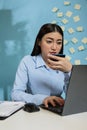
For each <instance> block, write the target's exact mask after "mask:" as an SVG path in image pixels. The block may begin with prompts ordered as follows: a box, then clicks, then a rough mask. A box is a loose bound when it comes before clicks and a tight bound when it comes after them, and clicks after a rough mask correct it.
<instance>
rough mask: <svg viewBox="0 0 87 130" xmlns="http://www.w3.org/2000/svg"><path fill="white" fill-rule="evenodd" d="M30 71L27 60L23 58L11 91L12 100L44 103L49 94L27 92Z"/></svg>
mask: <svg viewBox="0 0 87 130" xmlns="http://www.w3.org/2000/svg"><path fill="white" fill-rule="evenodd" d="M27 73H28V71H27V66H26V64H25V61H24V60H22V61H21V63H20V65H19V67H18V70H17V72H16V77H15V82H14V86H13V90H12V93H11V97H12V100H14V101H23V102H26V103H29V102H32V103H35V104H37V105H40V104H42V103H43V100H44V99H45V98H46V97H48V95H42V94H36V95H33V94H32V93H26V92H25V91H26V88H27V83H28V80H29V79H28V76H27V75H28V74H27Z"/></svg>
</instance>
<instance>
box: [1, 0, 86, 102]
mask: <svg viewBox="0 0 87 130" xmlns="http://www.w3.org/2000/svg"><path fill="white" fill-rule="evenodd" d="M66 2H69V3H65V1H64V0H62V1H58V0H37V1H35V0H22V1H20V0H19V1H18V0H1V1H0V100H7V99H8V100H10V92H11V89H12V85H13V82H14V78H15V73H16V69H17V66H18V64H19V62H20V60H21V58H22V57H23V56H24V55H26V54H30V53H31V50H32V48H33V45H34V40H35V37H36V35H37V32H38V30H39V28H40V27H41V26H42V24H44V23H48V22H55V23H57V24H59V25H60V26H61V27H62V28H64V37H65V42H64V52H65V54H66V55H67V58H69V60H70V61H71V62H72V64H87V18H86V16H87V0H69V1H66ZM75 5H77V7H76V8H75ZM64 20H65V21H64ZM78 27H81V28H79V29H78ZM70 28H72V29H73V32H72V33H71V31H70V32H68V31H69V29H70ZM72 39H74V40H72Z"/></svg>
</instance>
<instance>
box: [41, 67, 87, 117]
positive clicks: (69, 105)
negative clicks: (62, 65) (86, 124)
mask: <svg viewBox="0 0 87 130" xmlns="http://www.w3.org/2000/svg"><path fill="white" fill-rule="evenodd" d="M41 107H42V108H45V107H44V106H43V105H42V106H41ZM45 109H48V110H50V111H52V112H55V113H57V114H60V115H62V116H65V115H71V114H77V113H82V112H87V65H74V66H73V69H72V73H71V77H70V81H69V85H68V90H67V94H66V99H65V103H64V106H63V107H61V106H60V107H59V106H57V107H56V108H54V107H51V108H45Z"/></svg>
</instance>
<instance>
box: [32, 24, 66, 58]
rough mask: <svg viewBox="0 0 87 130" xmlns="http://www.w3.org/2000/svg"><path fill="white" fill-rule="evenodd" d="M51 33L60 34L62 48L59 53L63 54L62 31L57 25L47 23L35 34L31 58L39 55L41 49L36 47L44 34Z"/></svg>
mask: <svg viewBox="0 0 87 130" xmlns="http://www.w3.org/2000/svg"><path fill="white" fill-rule="evenodd" d="M51 32H59V33H60V34H61V36H62V48H61V50H60V52H59V53H60V54H63V39H64V36H63V31H62V29H61V27H60V26H59V25H57V24H52V23H47V24H44V25H43V26H42V27H41V28H40V30H39V32H38V34H37V37H36V40H35V44H34V48H33V50H32V53H31V55H32V56H36V55H38V54H40V53H41V48H40V46H39V45H38V43H39V42H40V41H41V39H42V38H43V36H44V35H45V34H47V33H51Z"/></svg>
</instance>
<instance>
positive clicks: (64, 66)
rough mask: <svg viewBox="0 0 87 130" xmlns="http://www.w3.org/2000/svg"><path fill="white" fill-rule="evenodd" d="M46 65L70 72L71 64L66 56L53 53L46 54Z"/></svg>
mask: <svg viewBox="0 0 87 130" xmlns="http://www.w3.org/2000/svg"><path fill="white" fill-rule="evenodd" d="M48 65H49V67H50V68H52V69H54V70H60V71H63V72H70V71H71V69H72V64H71V63H70V61H69V60H68V59H67V58H64V57H59V56H54V55H48Z"/></svg>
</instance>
